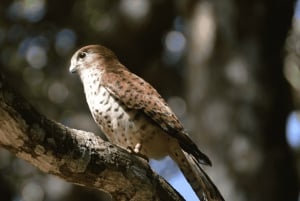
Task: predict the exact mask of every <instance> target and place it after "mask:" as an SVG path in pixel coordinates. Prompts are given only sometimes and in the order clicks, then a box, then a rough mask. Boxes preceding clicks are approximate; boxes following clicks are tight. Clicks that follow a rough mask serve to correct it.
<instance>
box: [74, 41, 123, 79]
mask: <svg viewBox="0 0 300 201" xmlns="http://www.w3.org/2000/svg"><path fill="white" fill-rule="evenodd" d="M113 62H118V59H117V57H116V55H115V54H114V53H113V52H112V51H111V50H110V49H108V48H106V47H104V46H101V45H88V46H85V47H82V48H80V49H79V50H77V51H76V52H75V53H74V55H73V56H72V58H71V65H70V68H69V71H70V72H71V73H75V72H77V73H79V74H81V73H82V72H83V71H85V70H87V69H89V70H92V69H96V68H97V69H100V70H104V68H106V67H107V66H110V65H111V64H112V63H113Z"/></svg>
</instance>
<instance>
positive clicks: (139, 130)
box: [69, 45, 224, 201]
mask: <svg viewBox="0 0 300 201" xmlns="http://www.w3.org/2000/svg"><path fill="white" fill-rule="evenodd" d="M69 71H70V72H71V73H77V74H78V75H79V77H80V80H81V82H82V84H83V89H84V93H85V97H86V101H87V104H88V106H89V109H90V112H91V114H92V116H93V119H94V120H95V122H96V123H97V125H98V126H99V127H100V129H101V130H102V132H103V133H104V134H105V136H106V137H107V138H108V140H109V141H110V142H111V143H113V144H116V145H118V146H120V147H122V148H124V149H126V150H130V152H132V153H136V154H140V155H142V156H145V157H147V158H150V159H161V158H163V157H165V156H170V157H171V158H172V159H173V160H174V161H175V162H176V163H177V165H178V166H179V168H180V170H181V171H182V173H183V174H184V176H185V178H186V179H187V181H188V182H189V183H190V185H191V187H192V188H193V190H194V192H195V193H196V195H197V196H198V198H199V199H200V200H201V201H223V200H224V198H223V196H222V195H221V193H220V191H219V190H218V188H217V187H216V185H215V184H214V183H213V182H212V180H211V179H210V178H209V176H208V175H207V174H206V173H205V172H204V170H203V169H202V167H201V165H209V166H211V161H210V159H209V158H208V157H207V156H206V155H205V154H204V153H202V152H201V151H200V150H199V149H198V147H197V145H196V144H195V143H194V142H193V141H192V140H191V138H190V137H189V135H188V134H187V133H186V132H185V131H184V128H183V126H182V124H181V123H180V121H179V120H178V118H177V117H176V115H175V113H174V112H173V111H172V110H171V108H170V107H169V106H168V104H167V102H166V101H165V100H164V99H163V98H162V96H161V95H160V94H159V93H158V92H157V91H156V89H155V88H154V87H152V86H151V85H150V84H149V83H148V82H146V81H145V80H144V79H142V78H141V77H139V76H138V75H136V74H134V73H132V72H130V71H129V70H128V68H126V67H125V66H124V65H123V64H122V63H121V62H120V61H119V59H118V57H117V56H116V54H115V53H114V52H113V51H112V50H110V49H109V48H106V47H105V46H103V45H88V46H84V47H82V48H80V49H79V50H77V51H76V52H75V53H74V54H73V56H72V57H71V63H70V68H69Z"/></svg>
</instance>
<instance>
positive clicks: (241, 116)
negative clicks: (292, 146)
mask: <svg viewBox="0 0 300 201" xmlns="http://www.w3.org/2000/svg"><path fill="white" fill-rule="evenodd" d="M193 3H194V4H193ZM193 3H192V4H191V5H189V6H187V8H188V9H190V12H189V13H192V14H191V15H189V16H188V18H189V24H188V33H189V35H188V40H189V52H188V56H187V62H188V74H187V75H188V79H187V89H188V94H187V97H188V101H189V106H190V111H193V112H194V113H193V115H194V116H193V117H192V118H193V119H194V124H193V125H194V126H193V127H192V128H191V129H192V130H194V133H195V134H194V135H193V137H194V139H196V141H197V142H198V145H200V147H204V148H203V151H204V152H208V155H209V156H210V157H211V159H212V161H213V165H214V166H213V168H212V169H213V170H212V171H213V172H211V175H212V177H213V180H214V181H215V182H216V184H217V186H218V187H219V188H220V190H221V192H223V195H224V197H225V199H226V200H231V201H241V200H251V201H258V200H264V201H266V200H272V201H283V200H297V198H298V185H297V174H296V171H295V165H294V163H293V160H292V155H291V152H290V150H289V148H288V146H287V144H286V140H285V126H286V119H287V115H288V113H289V111H290V109H291V95H290V92H289V87H288V85H287V82H286V81H285V79H284V76H283V73H282V69H283V55H282V52H283V49H284V45H285V39H286V36H287V33H288V30H289V29H290V24H291V20H292V15H293V11H294V10H293V5H294V2H293V1H283V0H281V1H275V2H274V1H263V0H256V1H248V2H245V1H243V3H239V2H238V1H225V2H224V1H222V2H219V1H200V2H198V1H196V2H193ZM191 10H192V12H191ZM205 146H206V147H205Z"/></svg>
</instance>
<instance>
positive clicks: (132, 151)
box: [127, 143, 149, 162]
mask: <svg viewBox="0 0 300 201" xmlns="http://www.w3.org/2000/svg"><path fill="white" fill-rule="evenodd" d="M141 149H142V145H141V144H140V143H138V144H136V145H135V147H134V149H133V148H132V147H130V146H128V147H127V150H128V152H130V153H133V154H134V155H136V156H138V157H141V158H143V159H145V160H146V161H147V162H149V158H148V157H147V156H146V155H144V154H141V153H140V151H141Z"/></svg>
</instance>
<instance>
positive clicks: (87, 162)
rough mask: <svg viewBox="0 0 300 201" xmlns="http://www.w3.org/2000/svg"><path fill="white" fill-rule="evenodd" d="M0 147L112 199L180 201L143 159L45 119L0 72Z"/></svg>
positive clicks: (47, 171) (83, 132)
mask: <svg viewBox="0 0 300 201" xmlns="http://www.w3.org/2000/svg"><path fill="white" fill-rule="evenodd" d="M0 146H1V147H3V148H5V149H7V150H9V151H10V152H12V153H14V154H15V155H16V156H18V157H20V158H22V159H24V160H26V161H28V162H29V163H31V164H32V165H34V166H36V167H37V168H39V169H40V170H42V171H44V172H45V173H49V174H53V175H57V176H59V177H60V178H63V179H65V180H67V181H69V182H72V183H76V184H78V185H82V186H86V187H92V188H97V189H99V190H103V191H106V192H108V193H109V194H110V195H111V196H112V198H113V200H131V201H133V200H136V201H142V200H183V198H182V197H181V196H180V195H179V194H178V193H177V192H176V191H175V190H173V189H172V187H171V186H170V185H169V184H168V183H167V182H165V181H164V180H163V179H162V178H161V177H159V176H158V175H156V174H155V173H154V172H152V170H151V168H150V167H149V165H148V164H147V163H146V161H145V160H144V159H141V158H139V157H137V156H135V155H132V154H130V153H129V152H127V151H126V150H124V149H121V148H119V147H117V146H114V145H112V144H110V143H109V142H106V141H103V140H102V139H101V138H100V137H98V136H96V135H94V134H93V133H90V132H85V131H80V130H75V129H72V128H68V127H66V126H64V125H62V124H60V123H57V122H55V121H52V120H49V119H47V118H46V117H45V116H43V115H42V114H40V113H39V112H37V111H36V110H35V109H34V107H33V106H31V105H30V104H29V103H28V102H27V101H26V100H25V99H24V98H22V97H21V96H20V95H18V94H17V93H15V92H14V91H13V90H12V89H11V88H10V87H9V86H8V84H7V82H6V81H5V79H4V78H3V76H0Z"/></svg>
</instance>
